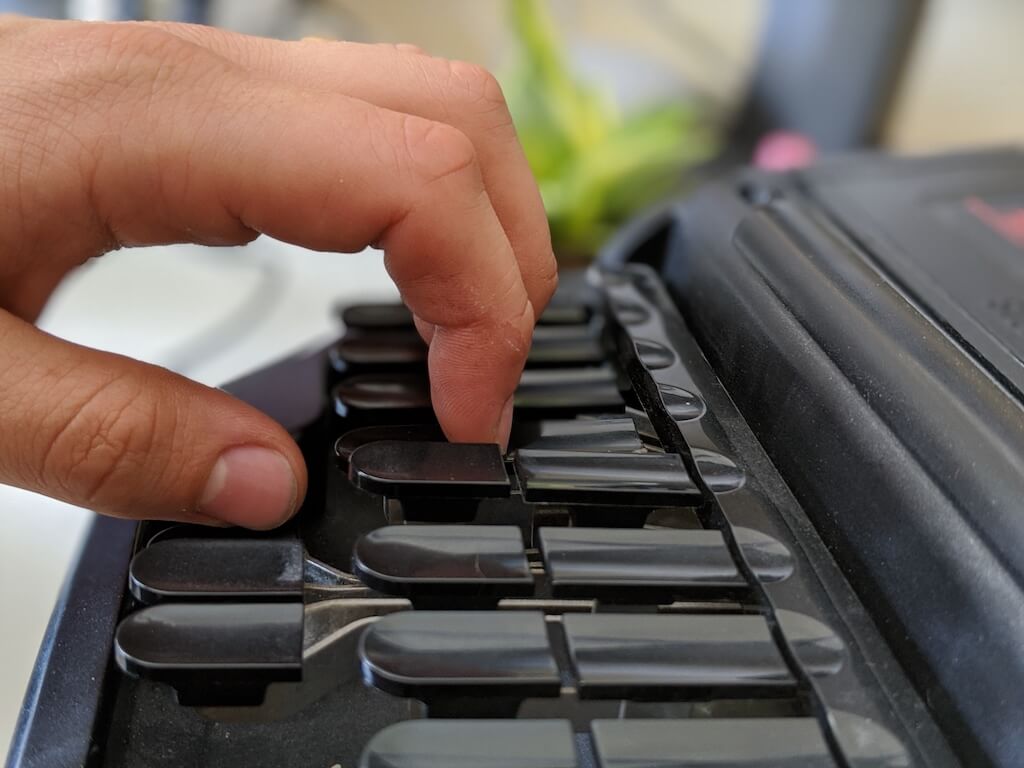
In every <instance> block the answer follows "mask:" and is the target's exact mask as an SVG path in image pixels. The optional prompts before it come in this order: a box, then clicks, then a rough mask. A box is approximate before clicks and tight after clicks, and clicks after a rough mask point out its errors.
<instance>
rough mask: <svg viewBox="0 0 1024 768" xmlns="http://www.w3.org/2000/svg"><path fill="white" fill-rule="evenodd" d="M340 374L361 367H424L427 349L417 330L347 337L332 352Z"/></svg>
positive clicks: (362, 332)
mask: <svg viewBox="0 0 1024 768" xmlns="http://www.w3.org/2000/svg"><path fill="white" fill-rule="evenodd" d="M329 357H330V362H331V366H332V367H333V368H334V369H335V370H336V371H338V372H345V371H348V370H350V369H352V368H359V367H401V366H424V365H426V362H427V345H426V344H425V343H424V342H423V339H422V338H420V335H419V334H418V333H417V332H416V330H415V329H407V330H406V329H398V330H379V331H357V332H354V333H353V332H349V333H346V334H345V336H344V337H342V339H341V341H339V342H338V343H337V344H335V345H334V346H333V347H331V349H330V352H329Z"/></svg>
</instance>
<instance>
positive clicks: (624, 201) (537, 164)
mask: <svg viewBox="0 0 1024 768" xmlns="http://www.w3.org/2000/svg"><path fill="white" fill-rule="evenodd" d="M509 8H510V17H511V21H512V28H513V32H514V35H515V39H516V41H517V44H518V49H519V50H518V52H517V53H518V58H517V61H516V65H515V67H514V68H513V69H512V70H511V71H510V72H509V74H508V76H507V77H506V78H503V80H502V84H503V87H504V90H505V93H506V97H507V99H508V101H509V105H510V108H511V109H512V114H513V117H514V118H515V121H516V126H517V128H518V130H519V136H520V139H521V140H522V143H523V148H524V149H525V151H526V156H527V159H528V160H529V162H530V167H531V168H532V169H533V172H534V174H535V176H536V177H537V181H538V183H539V184H540V190H541V195H542V196H543V198H544V205H545V207H546V208H547V213H548V220H549V222H550V224H551V234H552V238H553V240H554V244H555V251H556V253H559V254H561V255H564V254H573V255H581V254H591V253H593V251H594V249H595V248H596V247H597V246H598V245H600V243H601V242H603V241H604V240H605V238H607V236H608V235H609V233H610V232H611V231H612V230H613V229H614V228H615V227H616V226H617V225H618V224H619V223H620V222H621V221H622V220H623V219H624V218H626V217H628V216H629V215H630V214H631V213H634V212H635V211H636V210H638V209H639V208H641V207H643V206H645V205H647V204H649V203H651V202H653V201H654V200H656V199H658V198H659V197H663V196H664V195H666V194H668V193H670V192H671V191H672V190H673V189H674V188H676V187H677V186H678V185H679V183H680V178H681V174H682V171H683V170H684V169H685V168H686V167H688V166H691V165H693V164H695V163H698V162H700V161H703V160H706V159H708V158H709V157H710V155H711V154H712V153H713V152H714V151H715V146H716V143H715V136H714V132H713V131H712V130H711V129H710V128H709V127H708V125H707V123H706V121H705V120H704V119H703V116H702V115H701V114H700V112H699V110H698V109H697V108H696V106H694V105H693V104H687V103H684V102H682V101H680V102H673V103H670V104H660V105H657V106H653V107H649V108H646V109H643V110H641V111H638V112H635V113H633V114H629V115H624V114H622V113H621V112H620V110H618V109H617V108H616V106H615V105H614V103H613V102H612V100H611V99H610V98H608V97H607V96H606V94H603V93H602V92H600V91H599V90H598V89H596V88H594V87H592V86H590V85H588V84H586V83H582V82H580V81H579V80H578V79H576V78H575V77H573V75H572V73H571V72H570V71H569V68H568V66H567V63H566V60H565V56H564V53H563V51H562V46H561V42H560V40H559V39H558V35H557V32H556V30H555V27H554V24H553V20H552V18H551V15H550V12H549V10H548V8H547V4H546V3H545V2H544V0H511V2H510V4H509Z"/></svg>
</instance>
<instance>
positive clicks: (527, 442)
mask: <svg viewBox="0 0 1024 768" xmlns="http://www.w3.org/2000/svg"><path fill="white" fill-rule="evenodd" d="M643 447H644V446H643V443H642V442H641V440H640V435H639V434H638V433H637V431H636V424H635V423H634V422H633V420H632V419H630V418H625V417H623V418H600V419H598V418H595V419H558V420H556V419H546V420H543V421H526V422H519V423H518V424H513V427H512V436H511V438H510V439H509V449H510V450H514V449H519V448H530V449H541V450H549V451H559V450H563V451H590V452H596V451H601V452H607V453H630V452H638V451H641V450H642V449H643Z"/></svg>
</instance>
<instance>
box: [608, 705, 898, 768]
mask: <svg viewBox="0 0 1024 768" xmlns="http://www.w3.org/2000/svg"><path fill="white" fill-rule="evenodd" d="M590 727H591V732H592V733H593V736H594V751H595V752H596V754H597V763H598V765H599V766H600V768H662V766H664V768H835V766H836V764H835V762H834V761H833V760H832V756H831V753H830V752H829V748H828V744H826V743H825V739H824V737H823V736H822V733H821V727H820V726H819V725H818V722H817V720H815V719H814V718H811V717H788V718H781V717H762V718H748V719H731V718H722V719H718V718H700V719H688V720H687V719H665V720H595V721H594V722H593V723H591V726H590ZM858 765H860V764H859V763H858ZM875 765H877V766H878V768H883V766H887V765H896V764H890V763H877V764H875Z"/></svg>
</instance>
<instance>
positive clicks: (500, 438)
mask: <svg viewBox="0 0 1024 768" xmlns="http://www.w3.org/2000/svg"><path fill="white" fill-rule="evenodd" d="M514 399H515V395H513V396H512V397H510V398H509V399H508V400H506V401H505V405H503V406H502V407H501V416H499V417H498V428H497V430H495V434H494V440H495V442H496V443H498V444H499V445H500V446H501V451H502V453H504V452H505V451H506V450H508V436H509V434H511V432H512V403H513V400H514Z"/></svg>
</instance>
